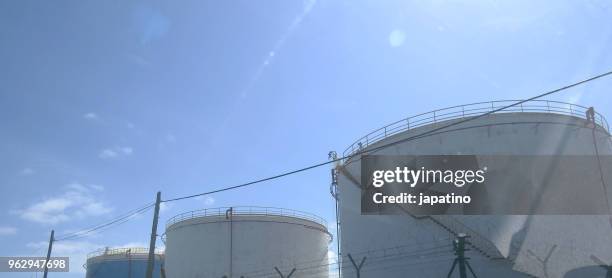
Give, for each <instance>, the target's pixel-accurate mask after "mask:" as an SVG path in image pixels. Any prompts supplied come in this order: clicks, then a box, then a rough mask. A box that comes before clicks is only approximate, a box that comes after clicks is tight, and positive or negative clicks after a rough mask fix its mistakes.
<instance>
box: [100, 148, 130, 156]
mask: <svg viewBox="0 0 612 278" xmlns="http://www.w3.org/2000/svg"><path fill="white" fill-rule="evenodd" d="M133 152H134V149H132V148H131V147H112V148H106V149H103V150H101V151H100V153H99V154H98V157H100V158H102V159H109V158H116V157H120V156H128V155H131V154H132V153H133Z"/></svg>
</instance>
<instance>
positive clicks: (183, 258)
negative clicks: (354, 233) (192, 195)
mask: <svg viewBox="0 0 612 278" xmlns="http://www.w3.org/2000/svg"><path fill="white" fill-rule="evenodd" d="M165 241H166V253H165V254H166V261H165V270H166V273H167V275H168V277H172V278H196V277H214V278H216V277H218V278H222V277H269V276H271V277H280V276H278V274H277V273H276V270H275V268H277V269H278V271H280V272H281V273H282V274H283V275H284V276H285V277H287V275H289V273H290V272H291V271H292V270H293V269H294V268H295V269H296V270H295V271H294V273H293V274H292V276H291V277H292V278H294V277H328V265H327V264H328V258H327V252H328V244H329V242H330V241H331V235H330V233H329V232H328V230H327V225H326V222H325V220H323V219H322V218H320V217H318V216H315V215H312V214H309V213H305V212H300V211H295V210H289V209H281V208H266V207H230V208H214V209H204V210H198V211H191V212H186V213H182V214H179V215H177V216H175V217H173V218H171V219H169V220H168V222H167V224H166V234H165Z"/></svg>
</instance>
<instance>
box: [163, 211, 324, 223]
mask: <svg viewBox="0 0 612 278" xmlns="http://www.w3.org/2000/svg"><path fill="white" fill-rule="evenodd" d="M230 209H231V210H232V215H234V216H259V217H261V216H270V217H278V216H282V217H292V218H298V219H301V220H307V221H311V222H314V223H317V224H319V225H322V226H323V227H325V228H327V221H325V219H323V218H322V217H320V216H317V215H314V214H312V213H308V212H303V211H298V210H292V209H285V208H274V207H258V206H238V207H219V208H207V209H200V210H194V211H188V212H184V213H181V214H178V215H175V216H174V217H172V218H170V219H168V221H167V222H166V228H168V227H170V226H172V225H173V224H176V223H179V222H182V221H186V220H190V219H195V218H202V217H219V216H226V215H227V214H228V213H229V210H230Z"/></svg>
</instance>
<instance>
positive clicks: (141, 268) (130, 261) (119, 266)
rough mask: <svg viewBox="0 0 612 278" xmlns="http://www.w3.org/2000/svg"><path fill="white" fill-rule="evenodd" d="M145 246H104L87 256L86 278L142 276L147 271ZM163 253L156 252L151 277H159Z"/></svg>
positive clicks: (146, 250) (147, 252)
mask: <svg viewBox="0 0 612 278" xmlns="http://www.w3.org/2000/svg"><path fill="white" fill-rule="evenodd" d="M148 254H149V249H147V248H113V249H111V248H108V247H107V248H104V249H100V250H97V251H94V252H92V253H90V254H89V255H88V256H87V264H86V269H87V274H86V276H85V277H87V278H135V277H138V278H142V277H145V275H146V272H147V258H148ZM163 262H164V255H163V254H162V253H158V252H156V254H155V264H154V268H153V277H156V278H160V277H163V276H162V275H161V271H162V265H163Z"/></svg>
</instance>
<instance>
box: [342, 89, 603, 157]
mask: <svg viewBox="0 0 612 278" xmlns="http://www.w3.org/2000/svg"><path fill="white" fill-rule="evenodd" d="M518 101H520V100H497V101H488V102H477V103H470V104H464V105H458V106H452V107H448V108H442V109H438V110H433V111H430V112H426V113H422V114H418V115H415V116H411V117H408V118H405V119H402V120H399V121H396V122H393V123H391V124H388V125H386V126H383V127H381V128H379V129H377V130H374V131H372V132H370V133H368V134H366V135H365V136H363V137H361V138H359V139H358V140H357V141H355V142H354V143H353V144H351V145H350V146H349V147H348V148H346V150H344V152H343V153H342V154H343V156H344V157H348V156H350V155H352V154H354V153H356V152H358V151H360V150H362V149H364V148H366V147H367V146H369V145H371V144H374V143H376V142H378V141H380V140H382V139H385V138H387V137H390V136H392V135H395V134H398V133H401V132H404V131H406V130H410V129H414V128H417V127H421V126H425V125H429V124H433V123H439V122H443V121H448V120H455V119H461V118H467V117H474V116H478V115H482V114H485V113H487V112H491V111H494V110H496V109H500V108H503V107H505V106H508V105H511V104H513V103H516V102H518ZM588 109H589V108H588V107H585V106H582V105H578V104H573V103H566V102H561V101H554V100H531V101H528V102H525V103H522V104H521V105H517V106H513V107H510V108H507V109H504V110H501V111H498V112H496V114H503V113H522V112H529V113H534V112H541V113H552V114H561V115H569V116H574V117H578V118H586V112H587V110H588ZM594 120H595V123H596V124H597V125H599V126H600V127H602V128H603V129H605V130H606V131H607V132H608V133H610V126H609V125H608V122H607V120H606V119H605V118H604V117H603V116H602V115H601V114H599V113H597V112H595V119H594Z"/></svg>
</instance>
